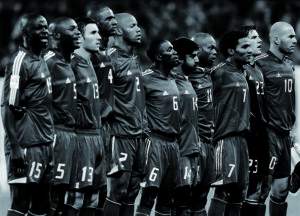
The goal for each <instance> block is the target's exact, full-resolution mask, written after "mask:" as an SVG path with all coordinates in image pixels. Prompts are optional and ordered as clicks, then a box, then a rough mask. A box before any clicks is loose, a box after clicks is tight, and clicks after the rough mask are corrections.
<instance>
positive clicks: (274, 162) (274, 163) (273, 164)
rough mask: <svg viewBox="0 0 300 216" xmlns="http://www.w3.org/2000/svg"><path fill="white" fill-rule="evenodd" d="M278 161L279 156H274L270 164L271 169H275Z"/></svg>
mask: <svg viewBox="0 0 300 216" xmlns="http://www.w3.org/2000/svg"><path fill="white" fill-rule="evenodd" d="M276 162H277V157H274V156H273V157H272V159H271V161H270V164H269V169H270V170H273V169H274V167H275V165H276Z"/></svg>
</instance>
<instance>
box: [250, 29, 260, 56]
mask: <svg viewBox="0 0 300 216" xmlns="http://www.w3.org/2000/svg"><path fill="white" fill-rule="evenodd" d="M248 38H249V39H250V40H251V41H252V43H251V47H252V50H253V55H255V56H257V55H260V54H261V47H262V40H261V38H260V37H259V35H258V33H257V31H256V30H254V29H253V30H250V31H249V33H248Z"/></svg>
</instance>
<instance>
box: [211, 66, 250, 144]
mask: <svg viewBox="0 0 300 216" xmlns="http://www.w3.org/2000/svg"><path fill="white" fill-rule="evenodd" d="M212 82H213V98H214V102H213V103H214V116H215V117H214V119H215V133H214V141H218V140H220V139H222V138H224V137H226V136H231V135H239V134H241V133H243V132H246V131H247V130H249V126H250V125H249V116H250V97H249V88H248V84H247V81H246V78H245V76H244V74H243V71H242V70H240V69H238V68H237V67H236V66H235V65H233V64H232V63H231V62H229V61H228V62H226V63H225V64H224V65H222V66H220V67H218V68H217V69H216V70H214V71H213V72H212Z"/></svg>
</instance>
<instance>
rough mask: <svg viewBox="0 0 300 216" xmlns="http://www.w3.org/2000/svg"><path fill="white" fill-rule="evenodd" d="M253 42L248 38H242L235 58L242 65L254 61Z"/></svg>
mask: <svg viewBox="0 0 300 216" xmlns="http://www.w3.org/2000/svg"><path fill="white" fill-rule="evenodd" d="M251 43H252V41H251V40H250V39H249V38H248V37H245V38H240V39H239V41H238V44H237V46H236V49H235V54H234V58H235V59H236V60H237V61H239V62H242V63H249V62H251V60H252V59H253V51H252V47H251Z"/></svg>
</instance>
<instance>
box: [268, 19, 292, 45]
mask: <svg viewBox="0 0 300 216" xmlns="http://www.w3.org/2000/svg"><path fill="white" fill-rule="evenodd" d="M290 30H292V31H294V28H293V27H292V26H291V25H290V24H289V23H287V22H276V23H274V24H273V25H272V26H271V29H270V41H272V39H274V38H275V37H281V36H282V35H283V34H286V32H288V31H290Z"/></svg>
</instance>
